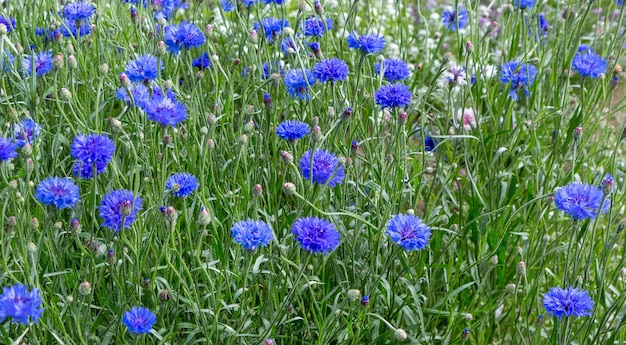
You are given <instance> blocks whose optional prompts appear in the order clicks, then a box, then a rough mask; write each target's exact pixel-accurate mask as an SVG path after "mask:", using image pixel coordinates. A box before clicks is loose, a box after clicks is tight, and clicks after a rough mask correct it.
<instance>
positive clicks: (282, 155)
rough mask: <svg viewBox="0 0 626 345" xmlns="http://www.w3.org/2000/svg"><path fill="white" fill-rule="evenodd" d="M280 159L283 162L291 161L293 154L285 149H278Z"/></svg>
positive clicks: (290, 162)
mask: <svg viewBox="0 0 626 345" xmlns="http://www.w3.org/2000/svg"><path fill="white" fill-rule="evenodd" d="M280 159H282V160H283V162H285V164H292V163H293V155H292V154H291V153H289V152H287V151H280Z"/></svg>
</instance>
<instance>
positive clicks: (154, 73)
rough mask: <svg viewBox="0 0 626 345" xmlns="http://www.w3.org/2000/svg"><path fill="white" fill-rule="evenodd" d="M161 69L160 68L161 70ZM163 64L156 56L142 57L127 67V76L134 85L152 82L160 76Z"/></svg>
mask: <svg viewBox="0 0 626 345" xmlns="http://www.w3.org/2000/svg"><path fill="white" fill-rule="evenodd" d="M159 67H160V68H159ZM159 69H163V64H161V63H160V62H159V59H157V58H156V57H155V56H152V55H141V56H139V57H138V58H136V59H135V60H132V61H130V62H129V63H128V64H127V65H126V70H125V71H124V73H126V76H127V77H128V79H130V81H131V82H134V83H143V82H151V81H153V80H155V79H156V78H157V77H158V76H159Z"/></svg>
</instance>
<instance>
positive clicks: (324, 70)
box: [313, 58, 350, 82]
mask: <svg viewBox="0 0 626 345" xmlns="http://www.w3.org/2000/svg"><path fill="white" fill-rule="evenodd" d="M349 73H350V70H349V68H348V64H347V63H346V62H345V61H343V60H340V59H337V58H332V59H327V60H322V61H320V62H318V63H317V64H316V65H315V67H313V76H314V77H315V78H317V79H318V80H319V81H321V82H327V81H330V82H336V81H343V80H346V78H347V77H348V74H349Z"/></svg>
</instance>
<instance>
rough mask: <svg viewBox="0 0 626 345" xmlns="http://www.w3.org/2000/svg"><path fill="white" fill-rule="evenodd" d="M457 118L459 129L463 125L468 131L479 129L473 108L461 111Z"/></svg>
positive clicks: (458, 112)
mask: <svg viewBox="0 0 626 345" xmlns="http://www.w3.org/2000/svg"><path fill="white" fill-rule="evenodd" d="M456 118H457V119H458V120H459V124H458V125H457V127H458V126H459V125H462V126H463V128H464V129H465V130H466V131H471V130H472V128H476V127H477V123H476V116H475V115H474V109H472V108H464V109H459V110H458V111H457V115H456Z"/></svg>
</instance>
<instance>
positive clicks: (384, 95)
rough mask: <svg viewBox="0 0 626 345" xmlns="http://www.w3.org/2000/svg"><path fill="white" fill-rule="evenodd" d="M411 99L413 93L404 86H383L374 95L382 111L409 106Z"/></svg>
mask: <svg viewBox="0 0 626 345" xmlns="http://www.w3.org/2000/svg"><path fill="white" fill-rule="evenodd" d="M411 98H412V95H411V91H410V90H409V88H408V86H406V85H404V84H391V85H383V86H381V87H380V89H378V91H376V94H374V100H375V101H376V104H378V105H380V107H381V108H382V109H385V108H399V107H404V106H408V105H409V104H411Z"/></svg>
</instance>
